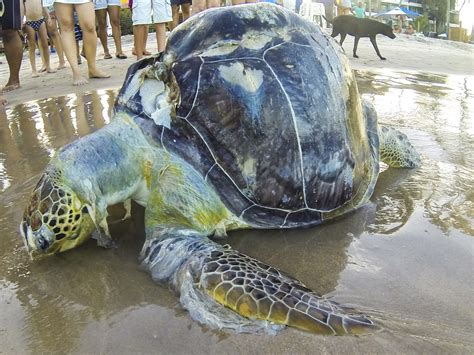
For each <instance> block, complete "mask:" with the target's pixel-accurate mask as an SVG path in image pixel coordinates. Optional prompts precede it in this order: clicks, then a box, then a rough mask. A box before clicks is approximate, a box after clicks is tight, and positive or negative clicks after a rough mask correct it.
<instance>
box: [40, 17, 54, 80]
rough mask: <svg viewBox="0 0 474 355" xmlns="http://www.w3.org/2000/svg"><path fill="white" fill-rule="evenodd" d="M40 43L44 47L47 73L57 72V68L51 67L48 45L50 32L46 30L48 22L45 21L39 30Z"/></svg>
mask: <svg viewBox="0 0 474 355" xmlns="http://www.w3.org/2000/svg"><path fill="white" fill-rule="evenodd" d="M38 37H39V38H38V43H39V46H40V47H41V49H42V53H41V54H42V56H43V61H44V65H45V69H46V72H47V73H56V70H54V69H52V68H51V62H50V57H49V46H48V32H47V31H46V23H45V22H43V23H42V24H41V26H40V28H39V30H38Z"/></svg>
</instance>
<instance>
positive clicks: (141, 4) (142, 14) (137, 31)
mask: <svg viewBox="0 0 474 355" xmlns="http://www.w3.org/2000/svg"><path fill="white" fill-rule="evenodd" d="M151 11H152V8H151V1H134V2H133V12H132V21H133V33H134V44H135V54H136V56H137V60H139V59H141V58H142V57H143V55H145V53H146V50H145V48H146V41H147V38H148V24H150V23H151Z"/></svg>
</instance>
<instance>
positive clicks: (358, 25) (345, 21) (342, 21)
mask: <svg viewBox="0 0 474 355" xmlns="http://www.w3.org/2000/svg"><path fill="white" fill-rule="evenodd" d="M326 21H328V20H327V19H326ZM331 23H332V33H331V37H336V36H337V35H339V34H340V35H341V41H340V43H341V46H342V43H343V42H344V39H345V38H346V35H348V34H349V35H351V36H354V37H355V39H354V51H353V55H354V58H359V57H358V56H357V54H356V52H357V45H358V44H359V39H360V38H361V37H369V38H370V42H372V45H373V46H374V49H375V51H376V52H377V55H378V56H379V58H380V59H382V60H385V59H386V58H384V57H382V55H381V54H380V51H379V48H378V47H377V41H376V40H375V36H377V35H378V34H382V35H385V36H387V37H390V38H391V39H394V38H395V35H394V34H393V30H392V28H391V27H390V26H388V25H386V24H383V23H381V22H379V21H375V20H371V19H368V18H357V17H355V16H351V15H340V16H337V17H335V18H334V20H333V21H332V22H331Z"/></svg>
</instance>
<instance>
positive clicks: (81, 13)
mask: <svg viewBox="0 0 474 355" xmlns="http://www.w3.org/2000/svg"><path fill="white" fill-rule="evenodd" d="M53 2H54V9H55V11H56V17H57V18H58V20H59V27H60V29H61V37H62V42H63V50H64V53H65V54H66V58H67V61H68V62H69V65H70V66H71V70H72V84H73V85H76V86H77V85H85V84H87V83H88V81H87V79H86V78H85V77H84V76H83V75H82V73H81V71H80V69H79V65H78V63H77V55H78V53H77V48H76V38H75V36H74V15H73V13H74V10H76V13H77V16H78V19H79V25H80V26H81V29H82V32H83V36H84V55H85V57H86V59H87V67H88V71H89V78H100V79H102V78H109V77H110V74H108V73H106V72H104V71H102V70H100V69H99V68H97V65H96V60H95V59H96V58H95V57H96V51H97V33H96V31H95V12H94V4H93V3H92V0H43V6H48V5H51V3H53Z"/></svg>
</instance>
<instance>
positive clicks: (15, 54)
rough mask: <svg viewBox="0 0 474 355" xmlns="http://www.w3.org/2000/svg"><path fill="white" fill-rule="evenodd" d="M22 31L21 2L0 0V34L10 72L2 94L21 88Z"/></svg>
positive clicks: (18, 0)
mask: <svg viewBox="0 0 474 355" xmlns="http://www.w3.org/2000/svg"><path fill="white" fill-rule="evenodd" d="M20 29H21V11H20V0H0V32H1V34H2V36H3V46H4V48H5V57H6V58H7V62H8V68H9V70H10V76H9V78H8V81H7V83H6V85H5V86H4V87H3V88H2V89H1V90H0V92H7V91H11V90H15V89H18V88H19V87H20V67H21V60H22V59H23V43H22V41H21V38H20V34H19V33H18V31H20ZM0 96H1V95H0ZM2 101H4V102H6V100H5V99H4V98H2ZM4 102H2V104H4Z"/></svg>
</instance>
